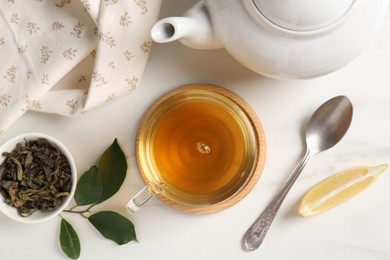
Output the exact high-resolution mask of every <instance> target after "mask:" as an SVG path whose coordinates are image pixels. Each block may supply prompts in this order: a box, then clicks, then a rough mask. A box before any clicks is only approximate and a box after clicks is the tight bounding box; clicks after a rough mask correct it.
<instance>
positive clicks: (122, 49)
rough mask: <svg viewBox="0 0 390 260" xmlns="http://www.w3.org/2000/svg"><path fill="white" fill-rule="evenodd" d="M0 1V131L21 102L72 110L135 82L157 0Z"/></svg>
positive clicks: (53, 109)
mask: <svg viewBox="0 0 390 260" xmlns="http://www.w3.org/2000/svg"><path fill="white" fill-rule="evenodd" d="M0 2H1V4H0V61H1V62H0V136H1V135H2V134H4V132H5V131H6V129H7V128H8V127H9V126H11V125H12V124H13V123H14V122H15V121H16V120H17V119H18V118H20V117H21V116H22V115H23V114H24V113H25V112H26V111H28V110H35V111H41V112H49V113H56V114H61V115H67V116H73V115H78V114H81V113H83V112H85V111H87V110H89V109H91V108H93V107H96V106H98V105H101V104H104V103H106V102H110V101H112V100H114V99H116V98H118V97H120V96H122V95H124V94H126V93H128V92H129V91H131V90H133V89H134V88H136V87H137V86H138V85H139V83H140V80H141V77H142V74H143V71H144V68H145V65H146V61H147V58H148V54H149V52H150V48H151V43H152V42H151V40H150V36H149V32H150V28H151V26H152V25H153V23H154V22H155V21H156V19H157V17H158V13H159V9H160V5H161V0H150V1H147V0H28V1H26V0H0Z"/></svg>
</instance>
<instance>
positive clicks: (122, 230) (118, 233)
mask: <svg viewBox="0 0 390 260" xmlns="http://www.w3.org/2000/svg"><path fill="white" fill-rule="evenodd" d="M88 220H89V221H90V222H91V223H92V225H93V226H94V227H95V228H96V229H97V230H98V231H99V232H100V233H101V234H102V235H103V236H104V237H105V238H107V239H110V240H112V241H114V242H116V243H117V244H118V245H123V244H127V243H128V242H130V241H133V240H135V241H137V237H136V234H135V229H134V225H133V223H132V222H131V221H130V220H128V219H127V218H125V217H123V216H122V215H120V214H118V213H116V212H113V211H101V212H98V213H95V214H93V215H91V216H90V217H89V218H88Z"/></svg>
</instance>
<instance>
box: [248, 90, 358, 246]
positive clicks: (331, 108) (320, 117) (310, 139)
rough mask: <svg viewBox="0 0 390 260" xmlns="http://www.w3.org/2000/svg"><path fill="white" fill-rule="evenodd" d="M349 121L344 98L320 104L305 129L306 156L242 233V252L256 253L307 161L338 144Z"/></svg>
mask: <svg viewBox="0 0 390 260" xmlns="http://www.w3.org/2000/svg"><path fill="white" fill-rule="evenodd" d="M351 121H352V104H351V102H350V100H349V99H348V98H347V97H345V96H337V97H334V98H332V99H330V100H328V101H327V102H325V103H324V104H322V105H321V106H320V107H319V108H318V109H317V110H316V111H315V112H314V114H313V115H312V117H311V119H310V121H309V123H308V125H307V127H306V153H305V156H304V157H303V159H302V161H301V162H300V163H299V165H298V167H297V168H296V170H295V172H294V173H293V175H292V176H291V177H290V179H289V180H288V181H287V183H286V184H285V185H284V187H283V188H282V190H281V191H280V192H279V194H278V195H277V196H276V197H275V198H274V200H273V201H272V202H271V203H270V204H269V205H268V207H267V208H266V209H265V210H264V211H263V213H262V214H261V215H260V216H259V218H258V219H257V220H256V221H255V223H253V225H252V226H251V227H250V228H249V229H248V231H247V232H246V233H245V235H244V237H243V240H242V247H243V249H244V250H245V251H253V250H255V249H257V248H258V247H259V246H260V245H261V243H262V242H263V240H264V237H265V235H266V234H267V232H268V229H269V228H270V226H271V223H272V221H273V219H274V217H275V215H276V213H277V211H278V209H279V208H280V205H281V204H282V202H283V200H284V198H285V197H286V195H287V193H288V192H289V190H290V189H291V187H292V185H293V184H294V182H295V181H296V180H297V178H298V176H299V174H300V173H301V171H302V170H303V168H304V167H305V165H306V163H307V162H308V161H309V159H310V158H311V157H312V156H313V155H315V154H317V153H319V152H321V151H324V150H326V149H329V148H331V147H332V146H334V145H335V144H336V143H338V142H339V141H340V140H341V138H342V137H343V136H344V134H345V133H346V132H347V130H348V128H349V125H350V124H351Z"/></svg>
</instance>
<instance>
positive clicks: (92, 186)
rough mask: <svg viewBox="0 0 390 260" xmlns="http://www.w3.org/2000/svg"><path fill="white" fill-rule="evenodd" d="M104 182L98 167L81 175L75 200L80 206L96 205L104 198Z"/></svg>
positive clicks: (93, 167)
mask: <svg viewBox="0 0 390 260" xmlns="http://www.w3.org/2000/svg"><path fill="white" fill-rule="evenodd" d="M102 192H103V182H102V177H101V175H100V174H99V171H98V169H97V167H96V166H92V167H91V168H90V169H89V170H88V171H86V172H85V173H84V174H83V175H81V177H80V179H79V181H78V182H77V187H76V192H75V194H74V199H75V201H76V204H77V205H78V206H84V205H89V204H93V203H96V202H97V201H98V200H100V198H101V197H102Z"/></svg>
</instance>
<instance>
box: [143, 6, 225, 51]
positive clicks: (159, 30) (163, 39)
mask: <svg viewBox="0 0 390 260" xmlns="http://www.w3.org/2000/svg"><path fill="white" fill-rule="evenodd" d="M151 37H152V39H153V41H155V42H158V43H167V42H172V41H175V40H179V41H180V42H181V43H183V44H184V45H185V46H187V47H190V48H193V49H219V48H222V47H223V45H222V43H221V41H220V40H219V39H218V38H217V37H216V35H215V33H214V29H213V26H212V23H211V20H210V16H209V14H208V11H207V8H206V6H205V5H204V4H203V2H199V3H198V4H196V5H195V6H194V7H192V8H191V9H189V10H188V11H187V12H186V13H185V14H184V16H183V17H168V18H164V19H162V20H160V21H158V22H157V23H155V24H154V26H153V27H152V30H151Z"/></svg>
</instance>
